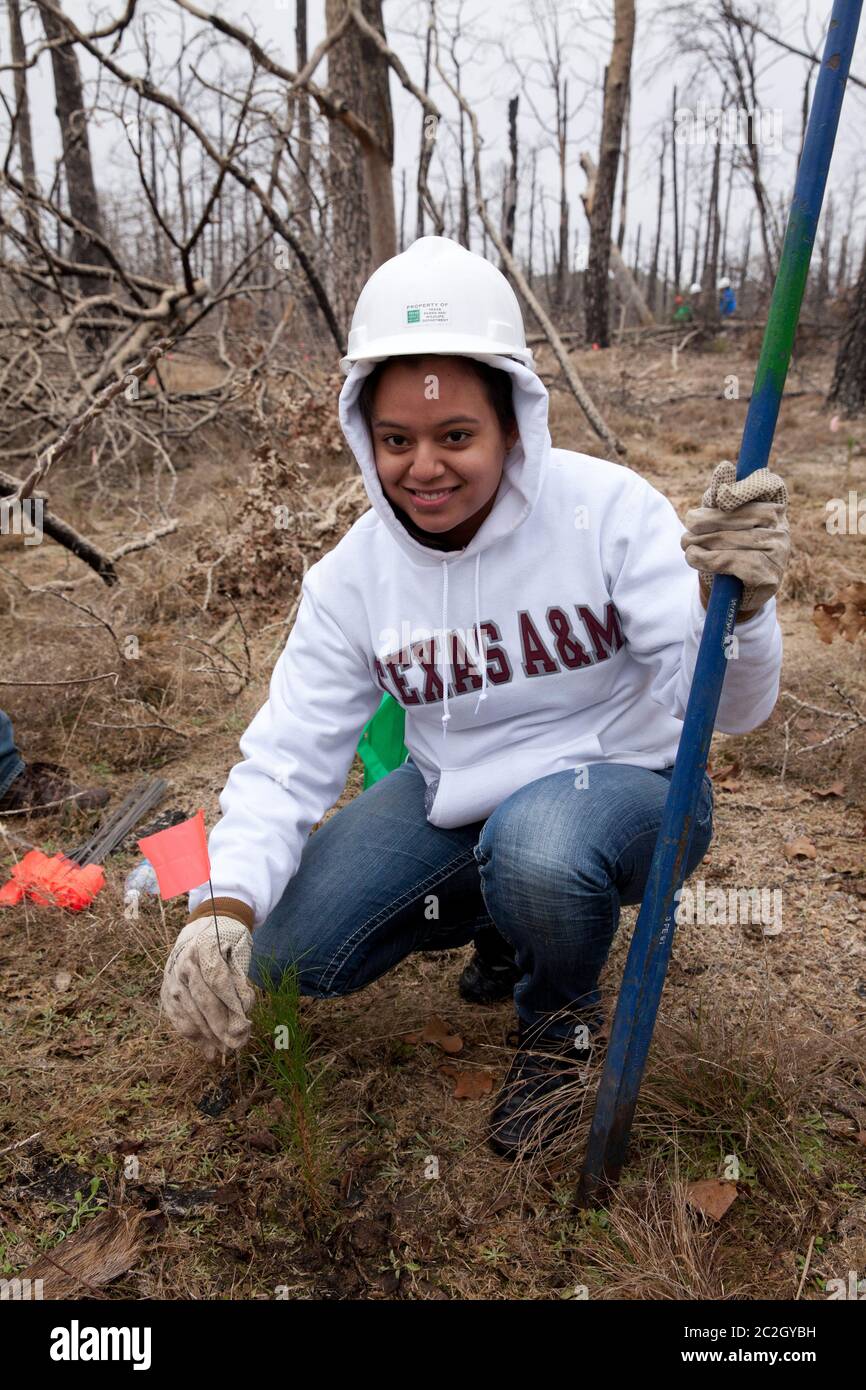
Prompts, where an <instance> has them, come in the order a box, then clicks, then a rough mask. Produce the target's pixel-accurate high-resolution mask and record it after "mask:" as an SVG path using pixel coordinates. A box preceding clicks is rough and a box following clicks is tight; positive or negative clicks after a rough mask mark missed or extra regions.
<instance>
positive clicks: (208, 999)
mask: <svg viewBox="0 0 866 1390" xmlns="http://www.w3.org/2000/svg"><path fill="white" fill-rule="evenodd" d="M252 948H253V938H252V935H251V934H250V932H249V931H248V929H247V928H246V927H245V926H244V924H243V922H239V921H238V920H237V919H236V918H235V917H228V916H226V915H224V914H223V913H220V912H219V911H218V912H217V917H216V922H214V918H213V916H210V917H206V916H202V917H198V918H196V919H195V921H192V922H188V923H187V925H186V926H185V927H184V929H183V931H182V932H181V933H180V935H179V937H178V938H177V941H176V942H175V944H174V947H173V949H172V952H171V955H170V956H169V958H168V961H167V962H166V967H165V972H164V975H163V981H162V990H161V991H160V996H159V997H160V1003H161V1004H162V1007H163V1009H164V1010H165V1012H166V1014H167V1016H168V1018H169V1021H170V1022H171V1024H172V1025H173V1027H174V1028H175V1029H176V1030H177V1032H178V1033H180V1034H181V1036H182V1037H184V1038H188V1039H189V1040H190V1042H193V1043H195V1044H196V1046H197V1047H198V1048H199V1049H200V1050H201V1051H202V1052H203V1053H204V1055H205V1056H206V1057H207V1058H208V1060H209V1061H216V1060H217V1058H219V1057H222V1056H224V1055H225V1053H226V1052H229V1051H233V1050H235V1049H237V1048H239V1047H243V1045H244V1043H245V1042H247V1040H248V1039H249V1036H250V1021H249V1018H248V1017H247V1015H248V1014H249V1011H250V1009H251V1008H252V1005H253V1002H254V1000H255V997H256V996H255V989H254V988H253V986H252V984H251V983H250V981H249V980H248V979H247V970H248V969H249V964H250V957H251V955H252Z"/></svg>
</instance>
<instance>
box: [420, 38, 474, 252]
mask: <svg viewBox="0 0 866 1390" xmlns="http://www.w3.org/2000/svg"><path fill="white" fill-rule="evenodd" d="M432 45H433V14H432V11H431V13H430V15H429V16H428V19H427V38H426V42H425V45H424V95H425V96H429V94H430V58H431V53H432ZM427 138H428V136H427V121H426V118H425V116H424V113H423V111H422V113H421V148H420V150H419V154H418V168H419V169H422V168H423V167H424V157H425V153H426V151H425V144H426V141H427ZM423 235H424V185H423V180H422V179H420V178H419V180H418V186H417V201H416V204H415V237H416V239H417V238H418V237H422V236H423ZM464 244H465V245H468V243H464Z"/></svg>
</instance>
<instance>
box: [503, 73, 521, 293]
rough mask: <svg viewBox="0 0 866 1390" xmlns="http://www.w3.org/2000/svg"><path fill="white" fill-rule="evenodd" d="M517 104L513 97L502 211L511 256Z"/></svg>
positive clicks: (515, 184) (515, 168) (515, 175)
mask: <svg viewBox="0 0 866 1390" xmlns="http://www.w3.org/2000/svg"><path fill="white" fill-rule="evenodd" d="M517 102H518V98H517V97H512V98H511V99H510V101H509V103H508V148H509V151H510V153H511V164H510V165H509V168H508V172H507V174H506V179H505V199H504V207H503V209H502V214H503V215H502V240H503V241H504V242H505V246H506V249H507V251H508V254H509V255H510V256H511V255H513V254H514V221H515V217H516V214H517ZM500 269H501V267H500Z"/></svg>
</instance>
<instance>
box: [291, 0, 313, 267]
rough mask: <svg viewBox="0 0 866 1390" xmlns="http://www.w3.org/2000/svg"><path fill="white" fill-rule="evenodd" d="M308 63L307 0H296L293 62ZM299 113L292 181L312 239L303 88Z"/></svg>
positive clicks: (308, 122)
mask: <svg viewBox="0 0 866 1390" xmlns="http://www.w3.org/2000/svg"><path fill="white" fill-rule="evenodd" d="M306 65H307V0H296V5H295V66H296V68H297V70H298V72H301V71H302V69H303V68H305V67H306ZM295 101H296V104H297V113H298V138H297V156H296V158H297V161H298V177H297V180H296V182H295V188H296V194H295V216H296V217H297V218H298V221H299V222H300V223H301V224H302V227H301V230H302V234H303V233H306V235H307V236H308V237H309V239H310V242H311V243H312V240H313V207H312V198H311V196H310V172H311V170H312V167H313V122H312V116H311V113H310V99H309V97H308V96H307V93H306V92H298V94H297V97H296V98H295Z"/></svg>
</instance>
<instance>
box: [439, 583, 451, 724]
mask: <svg viewBox="0 0 866 1390" xmlns="http://www.w3.org/2000/svg"><path fill="white" fill-rule="evenodd" d="M447 638H448V561H447V560H443V561H442V648H441V662H440V666H441V671H442V690H443V696H442V737H443V738H444V737H445V735H446V734H447V733H448V720H449V719H450V718H451V715H450V714H449V713H448V662H447V660H446V657H445V644H446V641H447Z"/></svg>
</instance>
